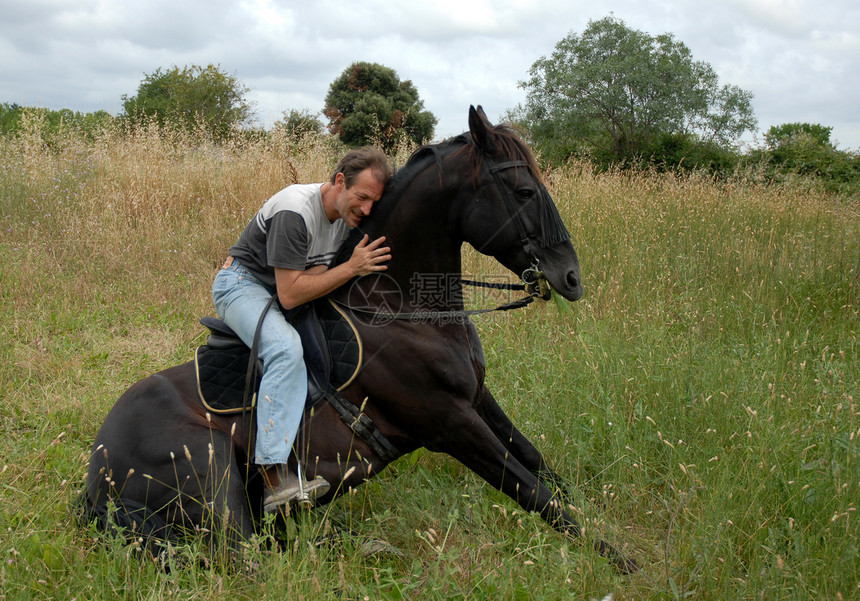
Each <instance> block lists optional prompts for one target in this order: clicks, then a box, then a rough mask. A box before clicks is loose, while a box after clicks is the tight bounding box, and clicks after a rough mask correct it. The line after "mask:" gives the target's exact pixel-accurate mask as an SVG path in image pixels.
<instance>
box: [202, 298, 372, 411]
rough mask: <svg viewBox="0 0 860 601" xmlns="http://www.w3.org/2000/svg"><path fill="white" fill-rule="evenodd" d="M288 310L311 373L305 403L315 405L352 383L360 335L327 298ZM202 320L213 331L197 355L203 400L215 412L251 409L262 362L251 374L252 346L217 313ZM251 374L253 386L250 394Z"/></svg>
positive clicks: (359, 355) (357, 366) (359, 352)
mask: <svg viewBox="0 0 860 601" xmlns="http://www.w3.org/2000/svg"><path fill="white" fill-rule="evenodd" d="M284 314H285V316H287V320H288V321H289V322H290V323H291V324H292V326H293V327H294V328H296V331H297V332H298V333H299V336H300V337H301V339H302V347H303V349H304V359H305V366H306V367H307V373H308V396H307V400H306V405H307V406H312V405H315V404H316V403H318V402H319V401H321V400H322V399H324V398H326V394H327V393H330V392H331V391H332V390H335V391H340V390H342V389H344V388H345V387H347V386H348V385H349V384H350V383H351V382H352V381H353V380H354V379H355V378H356V376H357V375H358V373H359V371H360V370H361V363H362V344H361V338H360V336H359V334H358V331H357V330H356V329H355V326H354V325H353V323H352V320H351V319H350V318H349V316H348V315H347V314H346V313H344V312H343V311H342V310H341V309H340V308H339V307H338V306H337V305H335V304H334V303H333V302H332V301H330V300H329V299H327V298H323V299H319V300H316V301H313V302H311V303H308V304H306V305H302V306H301V307H299V308H297V309H294V310H292V311H289V312H284ZM200 323H201V324H203V325H204V326H206V327H207V328H208V329H209V337H208V339H207V340H206V344H204V345H202V346H199V347H198V348H197V350H196V352H195V354H194V365H195V371H196V374H197V391H198V394H199V396H200V401H201V402H202V403H203V405H204V406H205V407H206V409H207V410H208V411H211V412H213V413H220V414H231V413H240V412H242V411H243V410H249V409H252V408H253V407H254V406H255V405H256V392H257V390H258V389H259V386H260V379H261V374H262V365H261V364H260V363H259V360H257V363H256V365H254V366H252V369H251V370H250V372H249V369H248V367H249V366H248V364H249V362H250V360H251V349H250V348H248V346H246V345H245V343H244V342H242V340H241V339H240V338H239V337H238V336H237V335H236V333H235V332H234V331H233V330H232V329H230V327H229V326H228V325H227V324H225V323H224V322H223V321H221V320H220V319H217V318H215V317H204V318H202V319H201V320H200ZM249 375H250V377H251V382H250V389H249V390H248V391H247V393H246V389H247V378H248V377H249ZM246 394H247V397H248V398H247V399H246ZM243 405H244V406H243Z"/></svg>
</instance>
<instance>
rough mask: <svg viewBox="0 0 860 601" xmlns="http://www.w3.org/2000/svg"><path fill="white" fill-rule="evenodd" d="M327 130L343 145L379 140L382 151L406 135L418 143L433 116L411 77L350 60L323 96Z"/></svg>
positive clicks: (426, 134) (430, 127)
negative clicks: (337, 137)
mask: <svg viewBox="0 0 860 601" xmlns="http://www.w3.org/2000/svg"><path fill="white" fill-rule="evenodd" d="M325 103H326V108H325V116H326V117H327V118H328V120H329V124H328V129H329V131H330V132H331V133H332V134H335V135H338V136H340V139H341V140H342V141H343V142H344V143H345V144H347V145H348V146H361V145H362V144H370V143H376V142H378V143H380V144H381V145H382V147H383V148H385V149H386V150H389V149H391V148H392V147H393V146H394V145H395V144H396V143H397V142H398V141H400V140H402V139H404V138H405V139H408V140H411V141H412V142H415V143H416V144H423V143H424V142H426V141H428V140H429V139H430V138H432V137H433V128H434V127H436V123H437V119H436V117H435V116H434V115H433V113H431V112H429V111H425V110H423V108H424V103H423V101H421V99H420V98H419V96H418V90H416V89H415V86H414V85H413V84H412V82H411V81H409V80H405V81H400V78H399V77H398V76H397V72H396V71H394V69H390V68H388V67H385V66H383V65H380V64H378V63H367V62H357V63H353V64H352V65H350V66H349V67H347V68H346V70H344V72H343V73H341V75H340V76H339V77H338V78H337V79H335V80H334V81H333V82H332V84H331V86H330V87H329V92H328V94H327V95H326V98H325Z"/></svg>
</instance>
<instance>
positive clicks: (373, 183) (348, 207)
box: [335, 169, 385, 227]
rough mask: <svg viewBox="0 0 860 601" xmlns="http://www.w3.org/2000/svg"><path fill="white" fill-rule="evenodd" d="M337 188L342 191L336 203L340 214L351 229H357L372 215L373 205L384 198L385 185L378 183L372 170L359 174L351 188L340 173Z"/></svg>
mask: <svg viewBox="0 0 860 601" xmlns="http://www.w3.org/2000/svg"><path fill="white" fill-rule="evenodd" d="M335 187H336V188H337V189H338V190H339V191H340V193H339V194H338V197H337V201H336V206H337V211H338V213H339V214H340V216H341V218H342V219H343V220H344V221H345V222H346V224H347V225H348V226H349V227H356V226H357V225H358V224H359V223H361V220H362V218H364V217H367V216H368V215H370V210H371V209H372V207H373V203H375V202H376V201H378V200H379V199H380V198H381V197H382V191H383V190H384V189H385V184H383V183H382V182H380V181H377V179H376V177H375V176H374V174H373V171H372V170H371V169H365V170H364V171H360V172H359V173H358V176H356V178H355V181H354V182H353V183H352V187H350V188H347V187H346V181H345V180H344V177H343V173H338V174H337V176H336V177H335Z"/></svg>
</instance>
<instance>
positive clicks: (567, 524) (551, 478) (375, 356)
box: [83, 107, 635, 572]
mask: <svg viewBox="0 0 860 601" xmlns="http://www.w3.org/2000/svg"><path fill="white" fill-rule="evenodd" d="M469 129H470V133H468V134H463V135H462V136H459V137H457V138H454V139H452V140H449V141H447V142H444V143H441V144H437V145H430V146H425V147H422V148H421V149H419V150H418V151H417V152H416V153H415V154H414V155H413V156H412V157H411V158H410V160H409V162H408V163H407V164H406V165H405V166H404V167H403V168H402V169H400V170H399V171H398V173H397V174H396V175H395V176H394V178H393V180H392V182H391V183H390V184H389V186H388V187H387V189H386V192H385V194H384V195H383V197H382V199H381V200H380V201H379V203H378V205H377V207H376V208H375V210H374V212H373V214H372V215H371V216H370V217H368V218H366V219H365V220H364V221H363V222H362V231H355V232H353V235H352V236H351V237H350V238H349V239H347V241H346V242H345V243H344V246H343V248H342V249H341V252H340V255H339V259H336V260H345V259H346V258H348V257H349V256H350V254H351V251H352V248H353V247H354V246H355V244H356V243H357V242H358V240H359V239H360V238H361V236H362V235H363V234H364V233H367V234H370V237H371V239H375V238H376V237H377V236H379V235H383V234H384V235H385V236H386V243H387V244H388V245H390V247H391V250H392V256H393V257H394V258H393V259H392V261H391V262H390V265H389V269H388V271H387V272H384V274H376V275H372V276H366V277H364V278H359V279H357V280H354V281H353V282H352V283H350V284H347V285H346V286H344V287H343V288H341V289H339V290H337V291H335V292H334V293H333V294H332V295H331V298H332V299H333V300H334V301H335V302H337V303H339V304H341V305H343V306H345V307H347V310H351V311H352V312H353V316H354V318H355V323H356V326H357V328H358V330H359V332H360V334H361V337H362V339H363V348H364V355H365V357H364V365H363V368H362V370H361V372H360V373H359V375H358V376H357V377H356V378H355V379H354V381H353V382H352V383H351V384H349V386H348V387H346V388H345V389H344V390H343V397H344V398H345V399H346V401H347V402H348V403H351V404H352V405H354V406H355V407H354V408H353V411H354V412H355V413H357V411H356V410H355V408H357V407H361V411H363V416H364V417H363V418H362V419H363V420H368V419H369V421H371V422H372V423H373V424H374V425H375V427H376V429H377V431H378V433H380V434H381V438H382V439H383V440H384V441H387V442H386V445H387V446H386V447H385V448H381V447H380V446H379V445H374V444H368V443H366V442H365V441H364V440H362V439H359V438H357V437H356V436H355V433H354V432H353V430H351V429H350V428H349V427H347V426H346V425H345V424H344V421H343V420H342V419H341V416H340V415H339V413H338V411H337V410H336V409H335V408H334V407H333V406H332V405H330V404H328V403H321V404H318V405H317V406H316V407H315V408H314V409H313V411H307V412H306V414H305V419H304V422H303V425H302V428H301V432H300V435H299V441H300V443H301V445H300V446H301V448H300V449H299V450H298V454H299V458H300V459H301V461H302V465H303V466H304V469H305V472H306V475H307V477H310V478H312V477H314V476H317V475H319V476H322V477H324V478H325V479H326V480H328V481H329V482H330V483H331V484H332V487H331V490H330V491H329V492H328V493H327V494H326V496H324V497H322V498H321V499H319V500H318V502H319V503H328V502H330V501H332V500H333V499H335V498H336V497H337V496H339V495H340V494H342V493H344V492H346V491H348V490H349V489H350V488H353V487H357V486H359V485H360V484H362V482H364V481H365V480H366V479H367V478H371V477H373V476H375V475H376V474H378V473H379V472H381V471H382V469H383V468H385V466H386V465H387V464H388V463H390V462H391V461H393V460H394V459H395V458H396V457H397V456H398V455H403V454H405V453H409V452H411V451H413V450H415V449H418V448H420V447H425V448H427V449H429V450H431V451H437V452H442V453H447V454H449V455H451V456H452V457H454V458H455V459H457V460H459V461H460V462H462V463H463V464H464V465H466V466H467V467H468V468H469V469H471V470H472V471H474V472H475V473H477V474H478V475H479V476H481V477H482V478H483V479H484V480H486V481H487V482H489V483H490V484H491V485H492V486H494V487H495V488H497V489H498V490H500V491H502V492H504V493H505V494H507V495H508V496H509V497H511V498H512V499H514V500H515V501H516V502H517V503H519V504H520V505H521V506H522V507H523V508H525V509H526V510H528V511H535V512H538V513H539V514H540V515H541V516H542V517H543V518H544V519H545V520H546V521H547V522H549V523H550V524H551V525H552V526H554V527H555V528H557V529H559V530H562V531H565V532H568V533H570V534H572V535H574V536H578V535H579V533H580V528H579V525H578V524H577V523H576V521H575V520H574V519H573V518H572V517H571V516H570V515H568V514H567V513H566V512H565V511H564V509H563V508H562V503H561V501H560V500H559V499H558V498H556V497H555V496H554V493H553V491H552V490H550V487H548V486H547V485H545V484H544V481H547V482H557V481H558V478H557V476H556V475H555V474H554V472H553V471H552V470H551V469H550V468H549V467H548V466H547V464H546V463H545V462H544V459H543V458H542V457H541V454H540V453H539V452H538V451H537V449H535V447H534V446H533V445H532V444H531V443H530V442H529V441H528V440H527V439H526V437H525V436H523V434H522V433H520V431H519V430H518V429H517V428H516V427H515V426H514V425H513V423H512V422H511V421H510V419H509V418H508V417H507V416H506V415H505V413H504V411H503V410H502V409H501V407H500V406H499V405H498V403H497V402H496V399H494V398H493V395H492V394H491V393H490V391H489V389H488V388H487V387H486V386H485V384H484V374H485V363H484V356H483V351H482V349H481V342H480V340H479V338H478V334H477V331H476V329H475V326H474V325H473V324H472V322H471V321H470V320H469V319H468V317H467V315H466V313H465V312H464V311H463V303H462V298H461V295H460V292H461V290H460V286H461V283H460V280H459V277H460V274H461V257H460V252H461V246H462V244H463V243H464V242H468V243H469V244H471V245H472V246H473V247H474V248H476V249H477V250H478V251H480V252H482V253H484V254H487V255H491V256H493V257H495V258H496V259H497V260H498V261H499V262H501V264H502V265H504V266H505V267H507V268H508V269H510V270H511V271H513V272H514V273H515V274H531V276H532V279H533V278H534V276H535V275H536V274H538V273H540V274H542V275H541V276H540V277H541V278H545V280H546V281H548V283H549V285H550V286H551V287H552V289H553V290H554V291H555V292H556V293H558V294H561V295H562V296H563V297H564V298H566V299H569V300H578V299H579V298H580V297H581V296H582V286H581V284H580V278H579V263H578V259H577V255H576V251H575V250H574V248H573V245H572V244H571V241H570V238H569V235H568V233H567V230H566V229H565V227H564V224H563V223H562V221H561V218H560V217H559V215H558V212H557V211H556V208H555V205H554V204H553V202H552V199H551V198H550V197H549V194H548V193H547V191H546V189H545V188H544V186H543V184H542V183H541V180H540V176H539V170H538V168H537V166H536V164H535V161H534V158H533V156H532V154H531V152H530V151H529V149H528V148H527V146H526V145H524V144H523V143H522V141H521V140H520V139H519V138H518V137H517V136H516V135H514V134H513V133H512V131H511V130H510V129H508V128H506V127H504V126H493V125H491V124H490V123H489V121H488V120H487V118H486V116H485V115H484V113H483V111H482V110H481V108H480V107H478V109H475V108H474V107H472V108H471V109H470V111H469ZM440 282H441V283H442V287H441V289H440V288H439V283H440ZM431 288H432V294H431V293H429V292H428V290H429V289H431ZM356 299H360V302H357V301H356ZM374 307H375V308H376V309H373V308H374ZM374 311H375V312H374ZM380 316H381V317H382V319H380ZM194 369H195V368H194V365H193V363H186V364H184V365H179V366H176V367H172V368H169V369H166V370H164V371H162V372H159V373H156V374H154V375H152V376H149V377H147V378H146V379H144V380H142V381H140V382H138V383H136V384H134V385H133V386H131V388H129V389H128V390H127V391H126V392H125V393H124V394H123V395H122V396H121V397H120V398H119V400H118V401H117V402H116V404H115V405H114V407H113V408H112V409H111V411H110V413H109V414H108V416H107V417H106V418H105V421H104V424H103V425H102V427H101V429H100V431H99V433H98V435H97V436H96V440H95V443H94V445H93V452H92V456H91V459H90V465H89V472H88V475H87V486H86V490H85V492H84V493H83V494H84V499H83V505H84V507H85V513H86V515H87V516H88V517H89V518H91V519H92V518H100V519H101V520H102V523H103V524H105V525H106V524H107V523H108V518H106V516H107V515H108V513H109V512H108V507H109V506H112V507H113V508H114V509H112V510H111V518H110V520H115V522H116V523H118V524H120V525H127V526H130V527H134V528H136V529H137V530H138V531H140V532H141V534H142V535H143V536H160V537H167V536H170V529H171V528H173V527H175V526H182V527H185V528H192V529H193V528H195V527H196V528H200V527H203V528H205V530H207V531H210V532H219V531H220V532H227V533H231V534H230V537H232V538H233V540H234V542H235V540H238V539H241V538H247V537H248V536H250V535H251V534H252V533H253V532H254V528H255V523H256V521H257V519H258V517H259V513H260V505H261V497H262V488H261V485H260V483H259V479H257V478H254V477H252V475H253V474H254V473H255V470H249V468H248V466H247V465H246V461H247V457H248V453H249V451H248V448H249V447H248V441H249V437H250V435H251V434H252V432H251V429H252V428H253V421H254V420H252V419H249V416H248V415H245V416H243V415H236V416H224V415H212V414H210V413H207V411H206V410H205V409H204V407H203V406H202V405H201V404H200V401H199V400H198V390H197V384H196V379H195V372H194ZM295 455H296V453H294V454H293V456H291V458H290V462H291V467H292V469H296V463H295V462H296V457H295ZM595 547H596V549H597V551H598V552H599V553H600V554H602V555H604V556H607V557H608V558H609V559H610V560H611V561H613V563H615V565H616V566H617V567H618V568H619V569H621V570H622V571H625V572H626V571H630V570H632V569H634V567H635V564H634V563H633V562H632V561H630V560H627V559H625V558H623V557H621V556H620V555H618V554H617V553H616V552H615V551H614V550H613V549H612V548H611V547H610V546H609V545H607V544H606V543H604V542H603V541H597V542H596V543H595Z"/></svg>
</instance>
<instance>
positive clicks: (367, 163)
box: [331, 146, 392, 188]
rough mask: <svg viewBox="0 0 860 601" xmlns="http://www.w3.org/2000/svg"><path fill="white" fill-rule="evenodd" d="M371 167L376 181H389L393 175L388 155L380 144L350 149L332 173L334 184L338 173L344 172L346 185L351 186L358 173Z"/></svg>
mask: <svg viewBox="0 0 860 601" xmlns="http://www.w3.org/2000/svg"><path fill="white" fill-rule="evenodd" d="M367 168H370V169H371V171H372V173H373V176H374V177H375V178H376V181H378V182H380V183H383V184H384V183H386V182H388V180H389V178H390V177H391V175H392V170H391V165H390V164H389V162H388V157H387V156H385V153H384V152H382V149H381V148H379V147H378V146H362V147H361V148H355V149H353V150H350V151H349V152H347V153H346V155H344V157H343V158H342V159H341V160H340V161H339V162H338V164H337V167H335V169H334V173H332V174H331V183H332V184H334V181H335V178H336V177H337V174H338V173H343V178H344V181H345V182H346V187H347V188H351V187H352V184H353V183H354V182H355V178H356V177H358V174H359V173H361V172H362V171H364V170H365V169H367Z"/></svg>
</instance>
